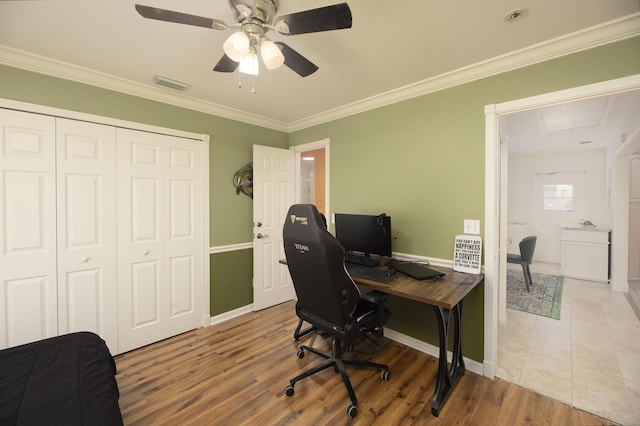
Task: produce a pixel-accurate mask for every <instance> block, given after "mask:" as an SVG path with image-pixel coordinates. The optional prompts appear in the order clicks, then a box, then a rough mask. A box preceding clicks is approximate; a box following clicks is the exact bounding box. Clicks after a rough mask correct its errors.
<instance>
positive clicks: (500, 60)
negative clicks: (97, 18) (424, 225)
mask: <svg viewBox="0 0 640 426" xmlns="http://www.w3.org/2000/svg"><path fill="white" fill-rule="evenodd" d="M638 35H640V13H634V14H631V15H627V16H625V17H622V18H619V19H616V20H612V21H609V22H605V23H603V24H600V25H596V26H593V27H590V28H587V29H584V30H581V31H577V32H575V33H572V34H567V35H564V36H561V37H557V38H555V39H551V40H548V41H545V42H543V43H538V44H535V45H532V46H529V47H527V48H524V49H520V50H517V51H514V52H510V53H508V54H505V55H501V56H497V57H495V58H492V59H489V60H486V61H482V62H478V63H476V64H473V65H470V66H467V67H464V68H460V69H457V70H455V71H451V72H448V73H444V74H441V75H438V76H435V77H433V78H429V79H425V80H422V81H419V82H416V83H413V84H409V85H406V86H403V87H399V88H397V89H394V90H391V91H388V92H385V93H381V94H378V95H375V96H371V97H369V98H365V99H362V100H359V101H356V102H352V103H350V104H346V105H343V106H341V107H338V108H334V109H332V110H328V111H325V112H322V113H319V114H316V115H313V116H310V117H306V118H304V119H301V120H297V121H294V122H291V123H284V122H281V121H276V120H272V119H270V118H267V117H263V116H259V115H256V114H251V113H248V112H246V111H241V110H238V109H233V108H229V107H226V106H224V105H220V104H216V103H213V102H207V101H203V100H199V99H193V98H189V97H186V96H183V95H178V94H173V93H165V92H162V91H158V89H157V88H156V87H155V86H151V85H147V84H142V83H136V82H133V81H130V80H126V79H123V78H119V77H116V76H113V75H110V74H106V73H101V72H99V71H95V70H91V69H88V68H84V67H79V66H76V65H72V64H69V63H66V62H62V61H57V60H54V59H51V58H47V57H44V56H39V55H35V54H32V53H29V52H25V51H21V50H18V49H13V48H11V47H8V46H4V45H0V64H3V65H8V66H12V67H16V68H21V69H25V70H28V71H33V72H37V73H40V74H45V75H49V76H52V77H58V78H63V79H66V80H72V81H76V82H79V83H84V84H89V85H92V86H96V87H101V88H103V89H108V90H114V91H118V92H123V93H127V94H130V95H134V96H139V97H142V98H146V99H150V100H153V101H158V102H162V103H166V104H170V105H175V106H178V107H183V108H187V109H191V110H194V111H199V112H203V113H206V114H211V115H216V116H219V117H222V118H227V119H230V120H236V121H241V122H244V123H247V124H253V125H256V126H261V127H265V128H268V129H273V130H277V131H282V132H294V131H297V130H302V129H305V128H308V127H312V126H316V125H319V124H323V123H326V122H329V121H333V120H337V119H339V118H343V117H347V116H350V115H354V114H359V113H361V112H365V111H368V110H371V109H375V108H379V107H382V106H385V105H390V104H393V103H396V102H401V101H404V100H407V99H411V98H415V97H418V96H422V95H425V94H428V93H433V92H437V91H440V90H443V89H447V88H449V87H453V86H457V85H460V84H464V83H469V82H472V81H475V80H479V79H482V78H485V77H488V76H491V75H496V74H500V73H503V72H506V71H511V70H514V69H518V68H522V67H525V66H528V65H533V64H536V63H539V62H544V61H547V60H549V59H553V58H558V57H561V56H565V55H569V54H571V53H575V52H580V51H583V50H587V49H591V48H594V47H597V46H602V45H605V44H609V43H613V42H616V41H621V40H625V39H628V38H631V37H635V36H638Z"/></svg>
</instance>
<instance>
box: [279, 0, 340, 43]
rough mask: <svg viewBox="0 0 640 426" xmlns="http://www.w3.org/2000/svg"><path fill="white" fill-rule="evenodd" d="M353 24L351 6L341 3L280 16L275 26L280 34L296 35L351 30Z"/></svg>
mask: <svg viewBox="0 0 640 426" xmlns="http://www.w3.org/2000/svg"><path fill="white" fill-rule="evenodd" d="M351 22H352V18H351V9H350V8H349V5H348V4H347V3H340V4H334V5H333V6H325V7H320V8H318V9H309V10H305V11H302V12H297V13H291V14H289V15H282V16H278V17H277V18H275V19H274V21H273V26H274V27H275V28H276V30H277V31H278V32H279V33H280V34H284V35H294V34H307V33H317V32H320V31H331V30H342V29H345V28H351Z"/></svg>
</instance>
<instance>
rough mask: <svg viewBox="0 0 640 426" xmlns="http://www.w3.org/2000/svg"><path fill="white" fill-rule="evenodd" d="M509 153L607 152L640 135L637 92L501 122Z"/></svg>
mask: <svg viewBox="0 0 640 426" xmlns="http://www.w3.org/2000/svg"><path fill="white" fill-rule="evenodd" d="M503 120H504V123H502V125H501V129H502V132H503V135H504V136H505V137H506V138H507V140H508V141H509V145H508V146H509V151H510V152H529V151H558V150H574V149H595V148H611V149H613V151H614V152H615V150H616V149H617V148H618V147H620V146H621V144H622V143H624V142H626V140H627V139H628V138H629V137H630V136H631V135H632V134H633V133H634V132H637V131H640V90H633V91H630V92H625V93H618V94H616V95H611V96H602V97H597V98H591V99H585V100H581V101H575V102H570V103H566V104H561V105H555V106H550V107H546V108H540V109H534V110H529V111H524V112H519V113H515V114H510V115H508V116H505V117H504V118H503Z"/></svg>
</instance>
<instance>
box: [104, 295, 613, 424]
mask: <svg viewBox="0 0 640 426" xmlns="http://www.w3.org/2000/svg"><path fill="white" fill-rule="evenodd" d="M296 324H297V320H296V318H295V315H294V304H293V302H287V303H284V304H282V305H279V306H275V307H273V308H269V309H265V310H263V311H259V312H253V313H249V314H246V315H243V316H241V317H238V318H235V319H232V320H230V321H227V322H225V323H223V324H219V325H215V326H211V327H207V328H203V329H198V330H194V331H192V332H188V333H185V334H182V335H179V336H176V337H173V338H171V339H167V340H165V341H162V342H158V343H155V344H153V345H149V346H146V347H144V348H140V349H137V350H135V351H131V352H128V353H125V354H122V355H118V356H116V357H115V359H116V364H117V367H118V375H117V376H116V377H117V380H118V386H119V388H120V408H121V410H122V415H123V418H124V422H125V424H126V425H240V424H251V425H285V424H286V425H317V424H353V425H374V424H376V425H390V424H394V425H397V424H407V425H430V424H446V425H449V424H454V423H455V424H473V425H485V424H486V425H516V424H517V425H520V424H558V425H595V424H606V425H610V424H612V423H610V422H608V421H606V420H604V419H601V418H598V417H595V416H592V415H590V414H588V413H585V412H584V411H580V410H577V409H573V408H572V407H570V406H568V405H566V404H563V403H560V402H557V401H554V400H552V399H549V398H547V397H544V396H541V395H539V394H536V393H534V392H531V391H528V390H526V389H523V388H521V387H519V386H517V385H513V384H511V383H508V382H505V381H502V380H500V379H495V380H489V379H487V378H486V377H482V376H479V375H477V374H474V373H471V372H468V371H467V372H466V373H465V375H464V376H463V377H462V378H461V380H460V382H459V383H458V386H457V387H456V389H455V390H454V392H453V394H452V395H451V397H450V398H449V400H448V401H447V403H446V405H445V406H444V408H443V410H442V412H441V414H440V417H433V416H432V415H431V412H430V406H431V396H432V395H433V389H434V385H435V374H436V369H437V360H436V359H435V358H433V357H431V356H429V355H427V354H424V353H422V352H419V351H417V350H415V349H411V348H409V347H406V346H404V345H402V344H399V343H397V342H394V341H392V340H389V339H387V338H382V339H379V340H378V343H379V346H378V347H376V349H375V353H374V354H373V355H369V354H367V353H370V352H371V351H372V347H371V346H370V345H366V344H362V345H359V346H358V347H357V348H356V350H357V352H354V353H352V354H350V355H352V356H353V357H362V358H371V359H374V360H375V361H376V362H382V363H386V364H388V365H389V368H390V372H391V375H390V380H389V381H388V382H386V381H383V380H381V378H380V375H379V373H377V372H374V371H372V370H358V369H350V370H349V377H350V379H351V382H352V384H353V386H354V388H355V392H356V395H357V396H358V415H357V417H355V419H353V420H350V419H349V417H348V416H347V413H346V406H347V404H348V402H349V399H348V396H347V392H346V390H345V388H344V385H343V383H342V380H341V379H340V377H339V376H338V375H336V374H335V373H333V370H332V369H328V370H325V371H323V372H321V373H318V374H316V375H314V376H312V377H310V378H307V379H304V380H302V381H301V382H299V383H298V384H296V387H295V394H294V395H293V396H292V397H287V396H285V394H284V389H285V386H286V385H287V383H288V381H289V379H290V378H292V377H293V376H295V375H296V374H298V373H299V372H301V371H303V370H305V369H307V368H309V367H311V366H313V365H315V364H317V363H318V362H319V361H320V359H319V358H318V357H316V356H314V355H313V354H306V355H305V357H304V358H303V359H298V358H297V356H296V349H297V347H298V345H299V344H300V342H294V341H293V338H292V334H293V330H294V329H295V326H296ZM302 340H303V341H304V343H305V344H311V345H312V346H314V347H326V343H327V342H325V341H324V339H323V338H321V337H319V336H317V335H311V336H308V337H307V338H306V339H304V338H303V339H302Z"/></svg>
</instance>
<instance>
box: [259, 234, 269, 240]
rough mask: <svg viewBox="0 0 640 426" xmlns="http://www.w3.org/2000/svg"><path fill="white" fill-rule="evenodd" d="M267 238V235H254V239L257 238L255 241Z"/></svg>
mask: <svg viewBox="0 0 640 426" xmlns="http://www.w3.org/2000/svg"><path fill="white" fill-rule="evenodd" d="M268 237H269V235H267V234H265V235H262V234H258V235H256V238H257V239H261V238H268Z"/></svg>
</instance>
